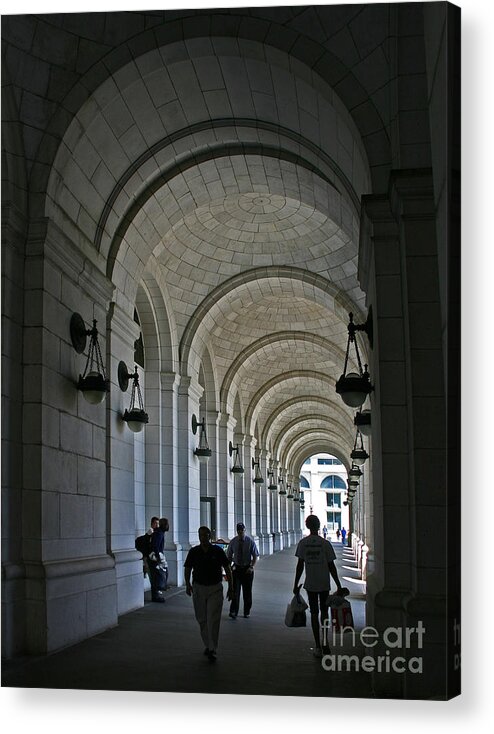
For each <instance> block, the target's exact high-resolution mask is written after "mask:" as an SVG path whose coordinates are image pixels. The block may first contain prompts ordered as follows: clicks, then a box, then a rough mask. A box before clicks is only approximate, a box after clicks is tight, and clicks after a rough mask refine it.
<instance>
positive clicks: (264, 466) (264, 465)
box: [256, 449, 273, 555]
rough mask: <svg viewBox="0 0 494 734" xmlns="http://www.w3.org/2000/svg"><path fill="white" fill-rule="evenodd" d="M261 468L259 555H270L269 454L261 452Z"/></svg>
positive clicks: (271, 544)
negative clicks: (262, 479)
mask: <svg viewBox="0 0 494 734" xmlns="http://www.w3.org/2000/svg"><path fill="white" fill-rule="evenodd" d="M259 466H260V470H261V474H262V476H263V478H264V484H261V485H260V486H259V490H258V501H257V502H256V516H257V527H258V529H259V533H258V534H259V544H260V545H259V553H260V554H261V555H270V554H271V553H272V552H273V536H272V535H271V532H270V529H271V498H270V494H271V490H269V489H268V452H267V451H266V449H260V451H259Z"/></svg>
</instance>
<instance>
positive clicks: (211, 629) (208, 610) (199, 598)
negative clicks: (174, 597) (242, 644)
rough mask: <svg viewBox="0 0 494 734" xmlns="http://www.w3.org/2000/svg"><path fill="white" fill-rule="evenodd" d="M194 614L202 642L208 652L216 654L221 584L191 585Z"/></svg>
mask: <svg viewBox="0 0 494 734" xmlns="http://www.w3.org/2000/svg"><path fill="white" fill-rule="evenodd" d="M192 601H193V602H194V612H195V615H196V619H197V621H198V622H199V627H200V630H201V637H202V641H203V642H204V646H205V647H207V648H208V649H209V650H212V651H213V652H216V650H217V648H218V637H219V633H220V621H221V610H222V609H223V584H222V583H221V582H220V583H219V584H213V585H212V586H204V585H203V584H197V583H194V584H193V585H192Z"/></svg>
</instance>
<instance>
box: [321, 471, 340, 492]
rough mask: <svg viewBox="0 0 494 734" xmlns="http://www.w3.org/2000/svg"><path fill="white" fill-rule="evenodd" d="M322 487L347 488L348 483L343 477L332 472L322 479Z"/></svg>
mask: <svg viewBox="0 0 494 734" xmlns="http://www.w3.org/2000/svg"><path fill="white" fill-rule="evenodd" d="M321 489H346V484H345V482H344V481H343V479H342V478H341V477H337V476H336V475H335V474H330V475H329V477H324V479H323V480H322V482H321Z"/></svg>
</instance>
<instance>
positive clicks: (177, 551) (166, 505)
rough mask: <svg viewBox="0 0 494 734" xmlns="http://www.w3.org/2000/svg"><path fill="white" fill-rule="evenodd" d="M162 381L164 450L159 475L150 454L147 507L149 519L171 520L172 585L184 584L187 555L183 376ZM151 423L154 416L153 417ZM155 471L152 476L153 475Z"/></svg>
mask: <svg viewBox="0 0 494 734" xmlns="http://www.w3.org/2000/svg"><path fill="white" fill-rule="evenodd" d="M159 381H160V388H161V389H160V429H161V430H160V432H159V435H160V447H159V448H160V449H161V451H159V450H158V447H156V449H155V451H156V456H159V455H160V456H161V461H160V464H159V473H158V472H157V470H156V469H155V466H154V463H151V465H150V459H152V458H153V459H155V456H150V455H149V451H147V453H146V462H147V463H146V506H147V515H148V520H149V517H152V516H153V515H157V516H158V517H166V518H168V522H169V525H170V530H169V532H168V533H166V535H165V555H166V560H167V563H168V569H169V583H170V585H172V586H173V585H180V584H181V583H182V573H183V572H182V566H183V560H184V558H183V553H182V545H181V543H180V541H179V538H178V523H179V510H178V507H179V486H178V390H179V385H180V375H178V374H176V373H175V372H162V373H161V374H160V375H159ZM150 419H151V416H150ZM149 470H152V474H149Z"/></svg>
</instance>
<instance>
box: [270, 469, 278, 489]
mask: <svg viewBox="0 0 494 734" xmlns="http://www.w3.org/2000/svg"><path fill="white" fill-rule="evenodd" d="M268 489H270V490H271V491H272V492H274V491H275V490H277V489H278V485H277V484H276V482H275V481H274V471H273V470H272V469H268Z"/></svg>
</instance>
